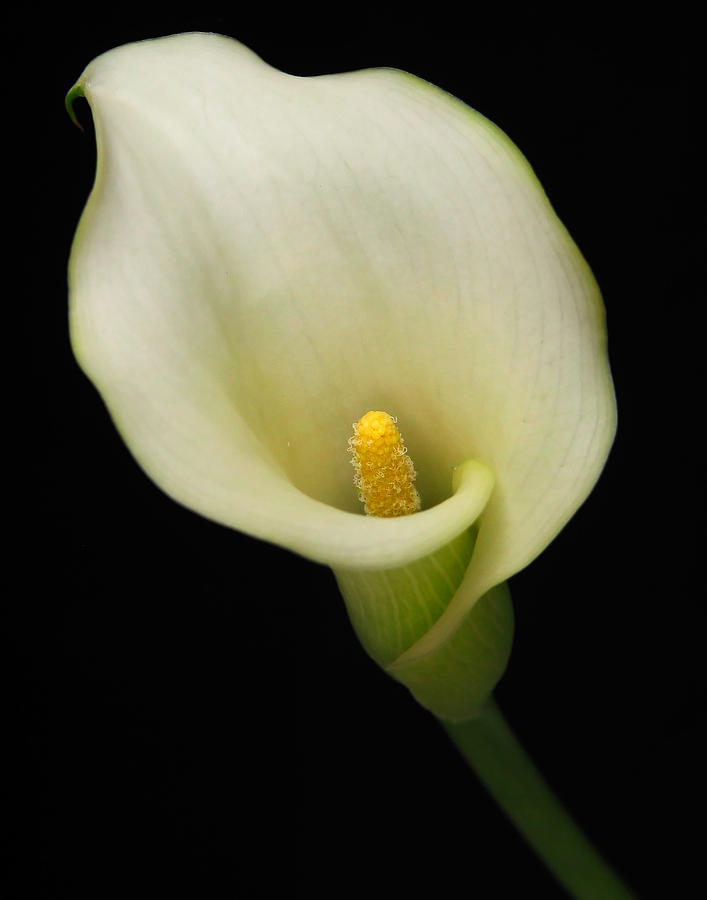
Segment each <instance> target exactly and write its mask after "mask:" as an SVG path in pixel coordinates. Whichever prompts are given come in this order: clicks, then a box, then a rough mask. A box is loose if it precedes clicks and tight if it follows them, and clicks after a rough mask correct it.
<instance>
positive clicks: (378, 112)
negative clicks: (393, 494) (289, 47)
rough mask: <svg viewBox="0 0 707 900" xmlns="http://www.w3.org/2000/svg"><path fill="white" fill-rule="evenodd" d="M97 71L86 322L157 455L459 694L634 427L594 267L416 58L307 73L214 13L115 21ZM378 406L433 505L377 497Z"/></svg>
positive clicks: (393, 648) (127, 428) (112, 401)
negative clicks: (332, 586)
mask: <svg viewBox="0 0 707 900" xmlns="http://www.w3.org/2000/svg"><path fill="white" fill-rule="evenodd" d="M77 95H83V96H85V98H86V99H87V100H88V102H89V104H90V106H91V109H92V112H93V116H94V121H95V130H96V139H97V144H98V166H97V174H96V181H95V186H94V189H93V191H92V193H91V196H90V199H89V201H88V204H87V207H86V210H85V212H84V215H83V217H82V219H81V222H80V225H79V228H78V231H77V234H76V239H75V242H74V246H73V250H72V255H71V262H70V298H71V339H72V343H73V347H74V351H75V354H76V356H77V358H78V360H79V362H80V364H81V366H82V367H83V369H84V371H85V372H86V373H87V375H88V376H89V378H91V380H92V381H93V382H94V384H95V385H96V386H97V388H98V390H99V391H100V393H101V394H102V396H103V398H104V400H105V402H106V405H107V407H108V409H109V411H110V414H111V416H112V417H113V419H114V421H115V423H116V425H117V427H118V429H119V430H120V432H121V434H122V435H123V437H124V439H125V441H126V443H127V445H128V447H129V448H130V450H131V451H132V453H133V454H134V456H135V458H136V459H137V461H138V462H139V463H140V464H141V466H142V467H143V468H144V469H145V471H146V472H147V473H148V475H149V476H150V477H151V478H152V479H154V481H155V482H156V483H157V484H158V485H159V486H160V487H161V488H162V489H163V490H164V491H166V492H167V493H168V494H169V495H170V496H171V497H173V498H174V499H175V500H177V501H178V502H180V503H182V504H184V505H186V506H188V507H190V508H192V509H194V510H196V511H197V512H199V513H201V514H203V515H204V516H207V517H209V518H211V519H213V520H215V521H217V522H221V523H223V524H224V525H227V526H230V527H232V528H235V529H239V530H242V531H244V532H247V533H249V534H251V535H254V536H255V537H258V538H262V539H265V540H268V541H272V542H274V543H276V544H279V545H281V546H283V547H286V548H289V549H290V550H293V551H295V552H297V553H300V554H302V555H304V556H306V557H309V558H311V559H312V560H315V561H317V562H320V563H325V564H327V565H329V566H331V567H332V568H333V569H334V570H335V572H336V574H337V578H338V581H339V584H340V586H341V588H342V591H343V593H344V595H345V598H346V601H347V604H348V608H349V612H350V614H351V617H352V620H353V621H354V624H355V625H356V627H357V630H358V632H359V634H360V635H361V639H362V641H363V643H364V645H365V646H366V647H367V649H368V650H369V652H371V653H372V655H374V657H375V658H377V659H378V660H379V661H380V662H381V664H383V665H384V666H386V667H387V668H388V670H389V671H390V672H391V674H393V675H395V677H397V678H399V679H400V680H401V681H403V682H404V683H406V684H408V686H410V687H411V689H412V690H413V692H414V693H415V695H416V696H417V697H418V699H420V700H421V702H423V703H424V704H425V705H427V706H428V707H429V708H430V709H432V710H433V711H435V712H436V713H437V714H438V715H440V716H446V717H448V718H450V719H464V718H467V717H469V716H471V715H474V714H476V713H477V712H478V710H479V709H480V707H481V705H482V703H483V701H484V700H485V698H486V697H487V696H488V693H489V692H490V690H491V688H492V687H493V685H494V684H495V682H496V681H497V679H498V677H500V674H501V673H502V671H503V667H504V665H505V661H506V658H507V653H508V649H509V646H510V635H511V629H512V618H511V614H510V606H509V601H508V594H507V590H506V588H505V586H504V582H505V581H506V579H508V578H509V577H510V576H511V575H513V574H514V573H515V572H517V571H519V570H520V569H521V568H523V567H524V566H526V565H527V564H528V563H529V562H530V561H531V560H532V559H533V558H534V557H536V556H537V555H538V554H539V553H540V552H541V551H542V550H543V548H544V547H546V546H547V544H548V543H549V542H550V541H551V540H552V539H553V538H554V536H555V535H556V534H557V533H558V531H559V530H560V529H561V528H562V527H563V526H564V525H565V523H566V522H567V521H568V519H569V518H570V517H571V516H572V515H573V513H574V512H575V511H576V510H577V508H578V507H579V505H580V504H581V503H582V502H583V501H584V499H585V498H586V497H587V495H588V493H589V491H590V490H591V489H592V487H593V485H594V483H595V481H596V479H597V478H598V476H599V473H600V471H601V468H602V466H603V464H604V462H605V460H606V457H607V454H608V451H609V448H610V445H611V442H612V439H613V435H614V429H615V405H614V395H613V390H612V383H611V377H610V373H609V367H608V360H607V352H606V336H605V328H604V312H603V306H602V302H601V298H600V295H599V291H598V289H597V286H596V284H595V282H594V279H593V277H592V275H591V272H590V270H589V268H588V267H587V265H586V263H585V262H584V260H583V258H582V256H581V255H580V253H579V251H578V250H577V248H576V246H575V245H574V243H573V242H572V240H571V238H570V237H569V235H568V234H567V232H566V230H565V229H564V227H563V226H562V224H561V223H560V221H559V220H558V218H557V216H556V215H555V213H554V211H553V210H552V208H551V206H550V203H549V202H548V199H547V197H546V196H545V194H544V192H543V190H542V188H541V186H540V184H539V183H538V181H537V180H536V178H535V176H534V174H533V172H532V170H531V168H530V166H529V165H528V163H527V162H526V160H525V159H524V158H523V156H522V155H521V154H520V152H519V151H518V150H517V149H516V148H515V146H514V145H513V144H512V143H511V141H510V140H509V139H508V138H507V137H506V136H505V135H504V134H503V133H502V132H501V131H500V130H499V129H498V128H497V127H496V126H494V125H493V124H491V123H490V122H489V121H487V120H486V119H485V118H483V117H482V116H481V115H479V114H478V113H476V112H474V111H473V110H472V109H470V108H468V107H467V106H465V105H464V104H463V103H461V102H460V101H458V100H456V99H454V98H453V97H451V96H449V95H448V94H446V93H444V92H443V91H441V90H439V89H438V88H435V87H433V86H432V85H430V84H427V83H426V82H424V81H421V80H419V79H417V78H415V77H413V76H411V75H408V74H406V73H403V72H399V71H395V70H390V69H378V70H367V71H359V72H352V73H347V74H343V75H334V76H324V77H315V78H300V77H293V76H290V75H287V74H284V73H282V72H280V71H277V70H275V69H274V68H271V67H270V66H269V65H267V64H266V63H265V62H263V61H262V60H261V59H260V58H258V57H257V56H256V55H255V54H253V53H252V52H251V51H249V50H248V49H246V48H245V47H243V46H242V45H240V44H238V43H236V42H235V41H232V40H230V39H227V38H224V37H220V36H217V35H211V34H185V35H178V36H173V37H169V38H163V39H159V40H153V41H145V42H141V43H137V44H131V45H127V46H124V47H119V48H118V49H116V50H112V51H110V52H108V53H106V54H104V55H102V56H100V57H99V58H98V59H96V60H94V61H93V62H92V63H91V64H90V65H89V66H88V67H87V69H86V70H85V71H84V73H83V74H82V75H81V77H80V79H79V81H78V83H77V85H76V87H75V88H74V89H73V90H72V92H71V93H70V100H73V98H74V97H75V96H77ZM373 409H381V410H387V411H389V412H391V413H393V414H394V415H396V416H397V417H398V419H399V421H400V423H401V428H402V430H403V432H404V435H405V439H406V444H407V447H408V450H409V453H410V456H411V458H412V459H413V460H414V463H415V467H416V470H417V486H418V488H419V493H420V495H421V497H422V510H421V511H420V512H415V513H413V514H412V515H407V516H402V517H399V518H392V519H383V518H374V517H369V516H364V515H363V514H362V510H361V509H360V508H359V504H358V501H357V498H356V492H355V490H354V488H353V486H352V481H351V466H350V465H349V459H348V455H347V453H346V446H347V439H348V438H349V436H350V433H351V423H352V422H353V421H355V420H357V419H358V418H359V417H360V416H362V415H363V413H365V412H366V410H373ZM481 598H484V599H483V602H481V603H480V602H479V601H480V599H481ZM464 667H467V668H466V669H464ZM477 670H478V671H477ZM464 672H466V674H463V673H464ZM460 673H462V674H460Z"/></svg>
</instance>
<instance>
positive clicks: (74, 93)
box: [64, 81, 83, 131]
mask: <svg viewBox="0 0 707 900" xmlns="http://www.w3.org/2000/svg"><path fill="white" fill-rule="evenodd" d="M77 97H83V87H82V86H81V82H79V81H77V82H76V84H75V85H74V86H73V87H72V88H71V90H70V91H69V93H68V94H67V95H66V99H65V100H64V105H65V106H66V111H67V112H68V114H69V118H70V119H71V121H72V122H73V123H74V125H76V126H77V128H80V129H81V131H83V125H82V124H81V123H80V122H79V120H78V119H77V117H76V112H75V110H74V101H75V100H76V98H77Z"/></svg>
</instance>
